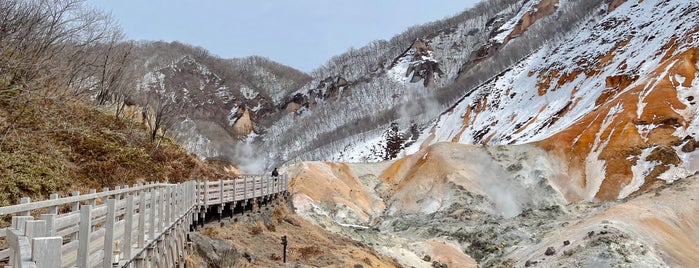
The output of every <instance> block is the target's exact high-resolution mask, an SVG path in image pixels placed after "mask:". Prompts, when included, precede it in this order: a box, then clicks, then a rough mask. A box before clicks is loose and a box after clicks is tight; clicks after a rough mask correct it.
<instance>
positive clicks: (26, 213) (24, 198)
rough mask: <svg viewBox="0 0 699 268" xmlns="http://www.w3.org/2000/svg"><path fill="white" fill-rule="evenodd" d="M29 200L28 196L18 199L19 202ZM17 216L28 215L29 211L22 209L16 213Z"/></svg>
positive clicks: (27, 202)
mask: <svg viewBox="0 0 699 268" xmlns="http://www.w3.org/2000/svg"><path fill="white" fill-rule="evenodd" d="M29 202H31V199H30V198H29V197H22V198H20V199H19V203H20V204H29ZM17 215H19V216H29V211H22V212H19V213H17Z"/></svg>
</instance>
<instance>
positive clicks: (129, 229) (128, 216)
mask: <svg viewBox="0 0 699 268" xmlns="http://www.w3.org/2000/svg"><path fill="white" fill-rule="evenodd" d="M133 199H134V196H133V195H130V194H129V195H127V196H126V212H125V213H124V250H123V251H124V257H125V258H128V259H131V248H132V243H131V237H132V236H133V201H134V200H133Z"/></svg>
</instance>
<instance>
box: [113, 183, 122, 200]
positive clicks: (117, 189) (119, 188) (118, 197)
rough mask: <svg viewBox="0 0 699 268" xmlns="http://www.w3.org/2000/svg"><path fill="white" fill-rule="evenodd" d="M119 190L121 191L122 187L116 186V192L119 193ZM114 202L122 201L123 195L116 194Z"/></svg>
mask: <svg viewBox="0 0 699 268" xmlns="http://www.w3.org/2000/svg"><path fill="white" fill-rule="evenodd" d="M119 190H121V186H115V187H114V191H119ZM114 200H116V201H119V200H121V194H115V195H114Z"/></svg>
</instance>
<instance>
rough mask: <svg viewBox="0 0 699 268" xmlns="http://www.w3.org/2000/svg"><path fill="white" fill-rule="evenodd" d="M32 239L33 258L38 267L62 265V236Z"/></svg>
mask: <svg viewBox="0 0 699 268" xmlns="http://www.w3.org/2000/svg"><path fill="white" fill-rule="evenodd" d="M32 240H33V241H32V260H33V261H34V262H35V263H36V267H41V268H44V267H46V268H59V267H61V263H62V262H61V250H60V248H61V245H62V244H63V238H62V237H41V238H34V239H32Z"/></svg>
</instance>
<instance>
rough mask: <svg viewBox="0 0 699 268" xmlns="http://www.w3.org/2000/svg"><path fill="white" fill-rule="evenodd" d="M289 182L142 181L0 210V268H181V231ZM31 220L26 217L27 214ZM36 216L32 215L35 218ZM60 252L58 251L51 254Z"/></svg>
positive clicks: (279, 191) (244, 178)
mask: <svg viewBox="0 0 699 268" xmlns="http://www.w3.org/2000/svg"><path fill="white" fill-rule="evenodd" d="M288 184H289V179H288V177H287V176H285V175H282V176H279V177H272V176H265V175H241V176H239V177H238V178H236V179H232V180H219V181H188V182H185V183H179V184H168V183H149V184H145V185H140V184H139V185H134V186H132V187H126V186H124V187H117V188H115V189H112V190H109V189H103V191H102V192H97V191H95V190H91V191H90V193H88V194H83V195H81V194H80V193H77V192H75V193H72V195H71V196H69V197H63V198H59V197H58V195H55V194H52V195H51V197H50V199H48V200H43V201H38V202H30V200H29V199H28V198H22V199H21V200H20V204H18V205H13V206H7V207H0V216H4V215H13V217H12V225H11V226H10V227H8V228H4V229H0V240H5V242H6V243H7V245H8V248H6V249H4V250H0V262H6V263H8V266H5V267H20V268H24V267H39V268H43V267H79V268H83V267H85V268H87V267H105V268H107V267H184V262H185V258H186V256H187V253H188V252H187V250H188V247H187V245H186V237H187V232H189V231H190V228H191V227H193V226H196V225H197V223H203V221H204V220H205V217H206V213H207V212H209V211H210V209H212V208H216V209H217V210H216V212H218V216H219V219H220V217H221V215H222V214H223V210H224V207H229V208H231V209H233V208H235V207H236V205H238V204H240V205H243V206H244V205H249V204H251V203H254V202H265V201H270V200H272V199H273V198H275V197H277V196H279V195H286V194H287V193H288V192H287V190H288ZM32 215H33V216H32ZM35 217H36V218H35ZM59 248H60V250H58V249H59Z"/></svg>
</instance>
